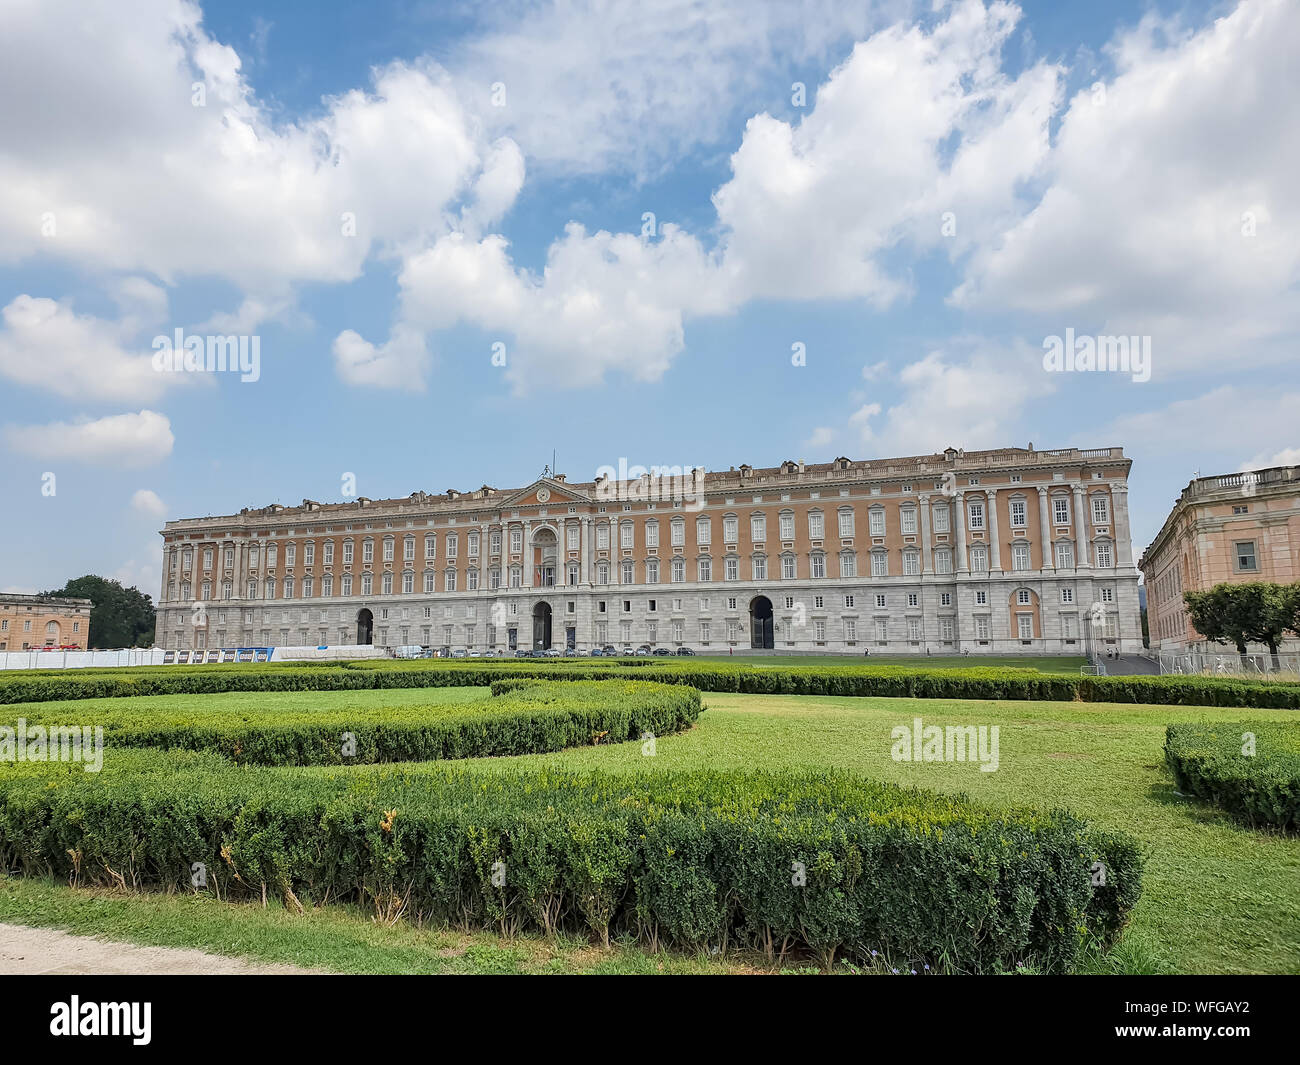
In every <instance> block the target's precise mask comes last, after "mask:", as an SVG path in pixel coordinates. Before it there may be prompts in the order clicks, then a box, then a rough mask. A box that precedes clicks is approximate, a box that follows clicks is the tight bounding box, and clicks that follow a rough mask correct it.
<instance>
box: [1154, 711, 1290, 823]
mask: <svg viewBox="0 0 1300 1065" xmlns="http://www.w3.org/2000/svg"><path fill="white" fill-rule="evenodd" d="M1165 762H1166V763H1167V764H1168V766H1169V768H1170V770H1171V771H1172V772H1173V776H1174V781H1175V782H1176V784H1177V785H1178V790H1179V791H1182V792H1184V793H1186V794H1188V795H1192V796H1195V797H1196V798H1198V799H1200V800H1202V801H1204V802H1208V803H1212V804H1214V805H1215V806H1221V807H1223V809H1225V810H1227V811H1228V812H1229V813H1231V814H1232V815H1233V816H1234V817H1235V818H1237V819H1238V820H1239V821H1242V822H1244V823H1246V824H1248V825H1250V826H1251V827H1252V828H1255V827H1257V826H1261V825H1270V826H1272V827H1274V828H1279V829H1282V830H1284V831H1286V830H1290V831H1296V830H1300V726H1297V725H1291V724H1285V723H1277V722H1264V721H1238V722H1235V723H1228V724H1206V723H1191V724H1181V725H1170V726H1169V727H1168V729H1166V730H1165Z"/></svg>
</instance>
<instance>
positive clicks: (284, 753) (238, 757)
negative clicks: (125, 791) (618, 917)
mask: <svg viewBox="0 0 1300 1065" xmlns="http://www.w3.org/2000/svg"><path fill="white" fill-rule="evenodd" d="M493 696H494V697H484V698H482V699H479V700H476V701H472V702H456V703H449V704H445V705H425V706H411V705H403V706H374V707H365V708H358V707H342V708H338V709H314V708H312V707H310V706H303V707H301V708H284V707H278V706H277V707H273V708H271V709H270V710H268V711H264V712H257V711H251V712H250V711H247V710H245V711H242V712H232V711H230V710H226V709H223V708H222V707H221V706H215V707H211V708H200V709H196V708H193V707H186V708H184V709H183V710H176V709H174V708H166V709H164V708H162V707H159V706H157V705H156V704H154V703H153V702H151V701H150V700H126V701H123V702H121V703H119V702H117V701H110V702H108V703H107V704H95V705H94V707H93V710H89V708H88V713H87V714H85V715H83V716H82V718H80V719H79V720H78V722H77V723H78V724H86V725H91V726H92V727H93V726H96V725H98V726H102V727H103V729H104V746H105V748H106V751H107V752H110V753H111V752H115V751H118V750H120V749H122V748H128V747H164V748H179V749H183V750H200V751H201V750H206V751H215V752H217V753H219V754H222V755H225V756H226V757H228V758H230V759H231V760H232V761H234V762H237V763H240V764H246V765H358V764H365V763H370V762H422V761H429V760H433V759H442V758H481V757H492V756H499V755H517V754H537V753H541V752H545V751H559V750H563V749H564V748H566V747H576V746H581V745H584V744H591V743H593V742H601V743H619V742H624V741H626V740H634V739H638V738H640V737H641V736H642V735H643V734H644V733H645V732H650V733H652V734H654V735H656V736H662V735H667V734H669V733H673V732H680V731H681V730H682V729H685V728H689V727H690V726H691V724H692V723H693V722H694V721H695V720H696V718H697V717H699V714H700V709H701V707H700V693H699V692H697V691H695V690H694V689H693V688H686V687H683V686H681V685H675V684H654V683H649V682H646V681H628V680H624V681H616V680H610V681H578V682H573V683H565V684H561V683H557V682H555V681H538V680H531V679H519V680H516V681H514V682H512V684H511V687H510V688H509V689H508V690H506V689H502V690H501V691H500V692H497V691H496V690H494V691H493ZM68 709H69V708H68V707H67V706H66V705H63V704H55V705H50V706H47V705H46V704H35V705H33V706H30V707H24V709H23V711H22V712H21V715H20V713H19V712H18V711H15V710H10V711H8V713H0V725H13V724H14V721H15V719H16V718H17V717H19V716H22V717H23V718H24V719H25V721H26V723H27V725H28V726H29V727H30V726H34V725H67V724H70V722H69V714H68ZM344 733H349V734H350V735H351V736H352V737H353V741H354V744H355V753H350V754H349V755H347V756H346V757H345V756H344V754H343V742H342V738H343V735H344ZM108 756H109V755H108V754H106V757H108Z"/></svg>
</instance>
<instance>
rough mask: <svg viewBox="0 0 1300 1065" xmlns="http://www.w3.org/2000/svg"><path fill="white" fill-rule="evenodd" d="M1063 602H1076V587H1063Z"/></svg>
mask: <svg viewBox="0 0 1300 1065" xmlns="http://www.w3.org/2000/svg"><path fill="white" fill-rule="evenodd" d="M1061 602H1062V603H1067V604H1068V603H1073V602H1074V589H1073V588H1062V589H1061Z"/></svg>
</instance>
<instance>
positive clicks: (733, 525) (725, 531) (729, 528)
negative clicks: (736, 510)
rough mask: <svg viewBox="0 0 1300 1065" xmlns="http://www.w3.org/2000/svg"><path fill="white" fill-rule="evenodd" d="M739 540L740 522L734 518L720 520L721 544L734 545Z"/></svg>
mask: <svg viewBox="0 0 1300 1065" xmlns="http://www.w3.org/2000/svg"><path fill="white" fill-rule="evenodd" d="M739 538H740V522H739V521H738V520H737V519H736V518H732V517H728V518H723V519H722V540H723V543H728V544H734V543H735V542H736V541H737V540H738V539H739Z"/></svg>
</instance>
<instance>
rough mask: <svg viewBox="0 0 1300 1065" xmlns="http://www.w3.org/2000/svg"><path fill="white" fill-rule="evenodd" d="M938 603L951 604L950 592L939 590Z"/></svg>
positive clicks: (941, 604) (942, 604)
mask: <svg viewBox="0 0 1300 1065" xmlns="http://www.w3.org/2000/svg"><path fill="white" fill-rule="evenodd" d="M939 605H940V606H952V592H940V593H939Z"/></svg>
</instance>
